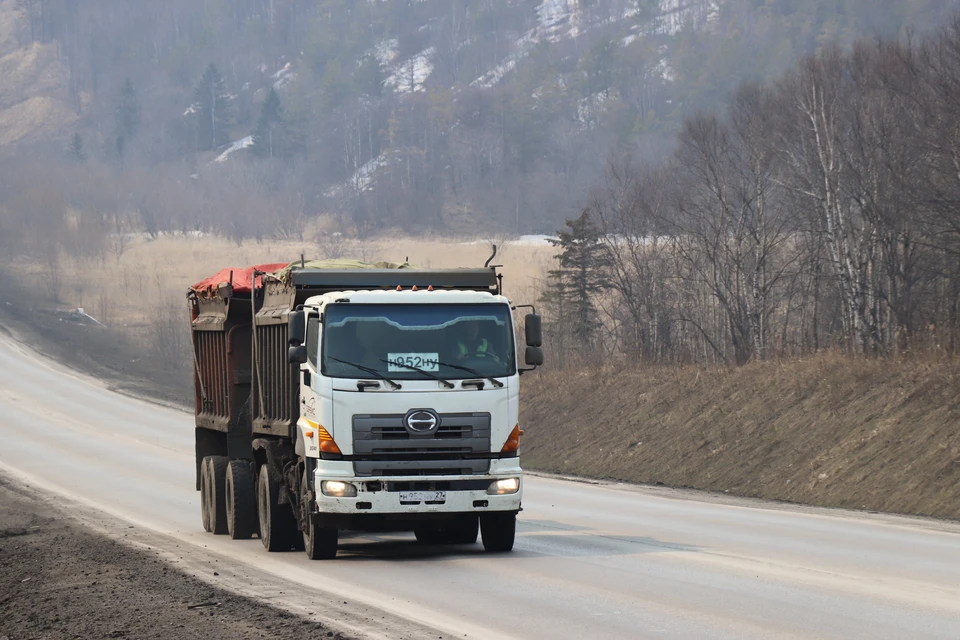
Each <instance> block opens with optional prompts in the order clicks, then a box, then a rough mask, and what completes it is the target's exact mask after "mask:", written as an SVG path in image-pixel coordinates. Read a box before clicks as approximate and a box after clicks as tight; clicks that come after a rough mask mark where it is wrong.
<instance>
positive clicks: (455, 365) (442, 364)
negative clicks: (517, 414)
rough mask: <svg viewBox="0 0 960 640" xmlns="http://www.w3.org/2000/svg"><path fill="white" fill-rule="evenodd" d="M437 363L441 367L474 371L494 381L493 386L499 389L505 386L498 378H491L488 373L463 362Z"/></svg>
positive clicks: (481, 376)
mask: <svg viewBox="0 0 960 640" xmlns="http://www.w3.org/2000/svg"><path fill="white" fill-rule="evenodd" d="M437 364H438V365H440V366H441V367H450V368H451V369H460V371H466V372H467V373H472V374H473V375H475V376H477V377H478V378H486V379H487V380H489V381H490V382H492V383H493V386H495V387H497V388H498V389H499V388H500V387H502V386H503V383H502V382H500V381H499V380H497V379H496V378H491V377H490V376H488V375H484V374H482V373H480V372H479V371H477V370H476V369H471V368H470V367H465V366H463V365H462V364H450V363H449V362H438V363H437Z"/></svg>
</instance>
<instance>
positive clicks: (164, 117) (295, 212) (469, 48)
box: [0, 0, 957, 237]
mask: <svg viewBox="0 0 960 640" xmlns="http://www.w3.org/2000/svg"><path fill="white" fill-rule="evenodd" d="M956 6H957V3H956V2H955V0H909V1H904V0H842V1H833V2H823V1H820V0H805V1H803V2H796V1H786V0H776V1H773V0H591V1H589V2H587V1H586V0H505V1H501V0H482V1H478V0H454V1H451V0H419V1H413V0H377V1H371V2H363V3H357V2H353V1H352V0H322V1H318V2H309V3H304V2H292V1H290V0H273V1H271V2H265V1H259V0H222V1H219V2H205V3H197V2H194V1H192V0H166V1H165V2H162V3H156V2H146V1H136V2H128V3H123V4H122V6H121V5H118V4H117V3H115V2H112V1H111V0H89V1H85V2H82V3H76V2H68V1H66V0H42V1H41V0H26V1H24V0H2V2H0V54H2V55H3V57H2V59H0V69H2V70H3V71H4V82H3V87H2V88H0V145H2V148H3V150H4V151H5V152H7V153H12V154H17V155H24V154H29V155H36V154H37V153H38V149H39V150H42V151H40V153H43V154H53V155H55V156H57V157H64V156H66V157H67V158H69V159H71V160H73V161H75V162H80V163H89V164H92V165H98V166H99V165H105V166H107V167H111V168H113V169H119V171H120V173H121V174H122V175H121V177H120V178H116V179H117V180H120V181H122V180H124V179H127V178H124V176H128V175H129V174H131V173H132V172H136V171H137V170H142V171H149V172H151V174H152V175H153V176H164V177H166V178H167V179H169V180H170V181H171V183H180V184H182V183H183V182H191V183H192V184H193V185H195V186H196V187H197V189H198V190H202V191H203V192H204V194H206V196H205V197H207V198H208V199H209V200H211V201H212V202H213V204H211V203H203V204H200V203H196V202H189V203H186V204H184V205H181V208H182V207H183V206H190V207H192V208H195V209H198V210H201V209H202V210H204V211H207V212H208V213H206V214H205V215H206V216H207V217H208V218H207V219H204V220H194V221H191V224H192V226H193V227H194V228H196V227H202V226H204V225H205V224H211V222H210V220H213V223H215V224H219V223H218V222H216V216H217V215H219V214H218V213H217V212H216V211H211V209H213V210H216V209H218V208H219V207H226V208H230V209H238V208H243V206H242V205H238V204H234V203H232V202H231V203H225V202H224V201H225V200H229V199H230V198H236V200H238V201H240V202H244V203H249V202H251V201H257V204H255V205H249V206H250V208H251V209H253V210H258V209H259V210H262V209H263V208H270V209H272V210H275V211H279V212H280V215H281V217H283V218H290V219H291V220H293V222H291V225H290V226H292V227H294V230H293V232H294V233H296V232H297V230H298V229H299V230H302V228H303V224H302V222H297V221H298V220H303V219H309V218H311V217H314V216H316V215H318V214H321V213H323V214H330V215H331V216H332V217H333V218H334V219H335V221H336V222H337V225H338V226H339V227H340V228H341V230H343V229H351V230H355V231H357V232H360V233H367V232H370V231H373V230H376V229H382V228H386V227H397V226H403V227H405V228H431V229H433V230H438V229H445V230H448V231H450V230H454V231H457V230H465V229H469V230H476V229H478V228H483V229H486V230H489V229H497V230H500V231H510V232H521V233H522V232H551V231H552V230H554V229H556V228H557V227H558V226H559V225H560V224H562V221H563V220H564V219H566V218H569V217H571V214H573V213H574V212H575V211H577V209H578V208H579V206H580V204H581V203H582V202H583V201H584V199H585V198H586V193H587V191H588V189H589V187H590V186H591V185H592V184H593V183H594V182H595V180H596V178H597V176H598V175H599V173H600V171H601V169H602V166H603V164H604V160H605V158H606V157H607V156H608V154H609V153H610V152H611V151H612V150H616V151H629V152H632V153H634V154H635V155H637V156H640V157H645V158H651V159H658V158H660V157H663V156H664V155H666V154H667V153H669V152H670V151H672V148H673V144H674V143H673V134H674V133H675V132H676V130H677V129H678V128H679V127H680V125H681V124H682V121H683V119H684V118H685V117H687V116H689V115H691V114H693V113H695V112H696V111H697V110H699V109H702V108H711V109H712V108H715V107H716V106H717V105H719V104H721V103H722V101H723V99H724V98H725V96H726V95H727V94H729V92H730V91H731V89H732V88H733V87H735V86H736V85H737V84H738V83H739V82H741V81H743V80H757V81H760V80H766V79H770V78H772V77H775V76H776V75H777V74H779V73H780V72H782V71H783V70H784V69H786V68H787V67H788V66H789V65H791V64H792V63H793V62H794V61H795V60H796V59H797V58H798V57H799V56H800V55H802V54H804V53H807V52H809V51H812V50H814V49H816V48H818V47H819V46H820V45H821V44H822V43H825V42H830V41H839V42H840V43H841V44H849V43H851V42H852V41H853V40H854V39H856V38H858V37H863V36H873V35H878V34H879V35H893V34H897V33H901V32H903V31H904V30H905V29H907V28H916V29H919V30H923V29H924V28H926V27H929V26H931V25H934V24H938V23H940V22H942V21H943V20H944V19H945V18H946V17H947V16H948V15H949V14H950V13H951V12H952V10H953V9H954V8H955V7H956ZM68 148H69V149H71V151H66V150H67V149H68ZM215 160H216V161H217V162H215ZM47 164H49V163H47ZM38 171H40V169H38ZM156 179H158V180H159V177H157V178H156ZM130 180H132V178H130ZM116 191H126V192H129V191H131V188H130V187H129V186H127V185H124V186H122V187H120V188H118V189H116ZM224 193H228V194H230V196H229V197H227V196H225V195H224ZM210 194H216V195H210ZM198 198H199V196H198ZM135 208H136V209H139V210H143V209H146V208H147V207H146V206H141V205H137V206H136V207H135ZM149 208H151V209H157V208H159V207H158V206H157V205H151V206H150V207H149ZM252 215H253V214H252V213H250V214H247V213H246V212H244V213H243V215H242V216H241V217H246V216H252ZM147 218H148V219H146V220H142V221H140V224H141V225H143V226H147V227H148V228H149V227H150V226H151V225H159V226H161V227H162V226H164V225H173V224H178V223H174V222H173V221H168V220H160V221H159V222H158V221H157V220H156V219H155V218H154V217H153V216H147ZM231 233H237V234H240V235H246V237H250V236H251V235H256V234H257V233H260V232H259V231H257V230H256V229H255V225H254V224H253V223H249V222H243V223H242V224H238V228H237V229H236V230H235V231H231Z"/></svg>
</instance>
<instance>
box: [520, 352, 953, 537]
mask: <svg viewBox="0 0 960 640" xmlns="http://www.w3.org/2000/svg"><path fill="white" fill-rule="evenodd" d="M525 383H526V384H525V387H524V392H523V393H524V403H523V405H522V406H523V414H522V416H521V424H523V426H524V429H525V431H526V434H527V435H526V438H525V441H524V451H523V455H524V459H525V460H524V461H525V466H527V467H531V468H536V469H541V470H546V471H555V472H561V473H570V474H579V475H585V476H593V477H607V478H616V479H620V480H626V481H631V482H642V483H663V484H666V485H671V486H688V487H693V488H697V489H706V490H711V491H721V492H729V493H732V494H737V495H746V496H755V497H760V498H767V499H774V500H786V501H793V502H800V503H806V504H815V505H823V506H835V507H847V508H854V509H872V510H879V511H890V512H900V513H912V514H919V515H929V516H937V517H945V518H955V519H960V429H958V425H960V363H957V362H955V361H953V362H938V363H930V362H921V361H889V360H888V361H883V360H852V359H849V358H846V357H843V356H840V355H836V354H823V355H818V356H815V357H812V358H808V359H803V360H796V361H789V362H782V363H775V362H764V363H755V364H751V365H748V366H746V367H743V368H740V369H732V370H704V369H701V368H697V367H684V368H668V367H656V368H645V369H635V370H631V371H627V372H616V371H581V372H578V373H572V372H553V373H547V372H544V373H542V374H534V375H532V376H528V377H527V378H525Z"/></svg>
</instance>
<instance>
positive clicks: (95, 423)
mask: <svg viewBox="0 0 960 640" xmlns="http://www.w3.org/2000/svg"><path fill="white" fill-rule="evenodd" d="M192 438H193V429H192V417H191V416H190V415H187V414H185V413H182V412H179V411H176V410H173V409H167V408H162V407H158V406H155V405H153V404H149V403H146V402H142V401H138V400H135V399H131V398H128V397H126V396H122V395H118V394H114V393H112V392H110V391H108V390H107V389H105V388H104V386H103V385H101V384H100V383H99V382H97V381H95V380H90V379H86V378H83V377H82V376H79V375H76V374H73V373H69V372H65V371H64V370H62V369H61V368H59V367H57V366H56V365H54V364H52V363H50V362H48V361H45V360H42V359H40V358H38V357H36V356H34V355H33V354H32V352H30V351H29V350H27V349H25V348H24V347H22V346H20V345H17V344H15V343H11V342H9V341H6V340H3V339H0V466H2V467H4V468H6V469H7V471H8V472H9V471H11V470H13V471H14V472H15V473H16V474H18V475H20V476H21V477H24V478H28V479H30V480H31V481H32V482H34V483H35V484H37V485H40V486H43V487H46V488H48V489H51V490H53V491H56V492H57V493H60V494H62V495H64V496H66V497H71V498H79V499H81V500H82V501H83V502H85V503H86V504H87V505H93V506H95V507H96V508H98V509H102V510H103V511H106V512H108V513H110V514H113V515H115V516H119V517H122V518H125V519H127V520H129V521H131V522H134V523H136V524H137V525H138V526H139V527H146V528H149V529H152V530H154V531H156V532H159V533H161V534H164V535H165V536H166V537H167V538H166V539H169V540H170V541H171V543H170V544H173V543H174V542H175V543H176V544H179V545H183V544H184V543H186V545H185V546H191V545H192V547H191V548H193V549H194V551H195V552H196V553H201V554H215V555H217V557H218V558H220V559H221V560H222V561H224V562H226V561H227V558H228V557H229V558H230V559H232V560H231V561H232V562H234V563H237V564H238V565H242V566H246V567H250V568H256V570H257V571H261V572H267V573H269V574H272V575H273V576H275V577H277V578H278V579H282V580H284V581H287V582H288V583H295V584H296V585H297V586H296V587H295V588H296V590H297V591H298V592H302V593H307V592H309V593H319V597H320V598H328V597H329V599H330V600H331V601H332V600H336V601H337V602H340V601H341V599H342V600H343V601H349V602H350V603H351V605H349V606H347V607H344V608H342V609H343V610H347V611H349V607H351V606H354V604H356V606H365V607H367V608H368V611H369V610H370V609H369V608H370V607H374V608H375V610H377V611H380V610H382V611H384V612H385V613H384V620H389V619H403V618H409V619H413V620H417V621H419V622H421V623H427V624H430V625H431V626H433V627H434V628H436V629H437V630H438V631H439V633H441V634H443V635H444V637H445V638H446V637H451V635H453V637H472V638H484V639H486V638H508V637H510V638H549V639H551V640H552V639H556V638H586V637H589V638H710V639H711V640H719V639H722V638H736V639H740V638H845V639H846V638H870V639H877V638H908V637H909V638H911V639H912V640H917V639H920V638H950V639H956V638H960V525H957V524H949V523H939V522H935V521H927V520H919V519H908V518H896V517H891V516H868V515H862V514H853V513H846V512H832V511H822V510H814V509H799V508H781V507H776V506H772V505H764V504H760V503H750V502H745V501H744V502H742V503H740V502H737V501H718V500H717V499H715V498H712V497H709V496H700V495H696V494H683V493H680V492H670V491H663V490H653V489H644V488H637V487H629V486H620V485H591V484H585V483H577V482H567V481H561V480H556V479H550V478H530V479H529V480H528V482H527V484H526V489H525V492H526V495H525V501H524V509H525V510H524V512H523V514H522V515H521V520H520V526H519V530H518V537H517V544H516V549H515V552H514V553H512V554H510V555H507V556H487V555H485V554H484V553H483V552H482V547H481V546H480V545H475V546H471V547H460V548H453V549H441V548H424V547H420V546H418V545H416V544H415V543H414V542H413V536H412V535H392V536H354V537H347V538H346V539H345V540H344V541H343V547H342V548H343V551H342V552H341V555H340V556H339V557H338V559H337V560H335V561H332V562H310V561H309V560H307V558H306V556H305V554H301V553H287V554H267V553H266V552H265V551H264V550H263V548H262V546H261V545H260V542H259V541H257V540H250V541H243V542H240V541H231V540H228V539H226V537H223V536H212V535H210V534H206V533H204V532H203V531H202V529H201V526H200V516H199V497H198V495H197V493H196V492H195V491H194V490H193V441H192ZM731 502H732V503H731ZM221 566H223V565H221ZM317 590H322V591H319V592H318V591H317ZM288 593H289V591H288ZM326 594H331V595H329V596H328V595H326ZM448 634H449V635H448ZM387 635H389V634H387ZM433 637H436V636H433Z"/></svg>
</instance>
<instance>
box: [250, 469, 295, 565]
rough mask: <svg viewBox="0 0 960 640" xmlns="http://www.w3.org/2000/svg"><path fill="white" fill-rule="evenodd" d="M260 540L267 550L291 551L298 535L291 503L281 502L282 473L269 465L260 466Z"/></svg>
mask: <svg viewBox="0 0 960 640" xmlns="http://www.w3.org/2000/svg"><path fill="white" fill-rule="evenodd" d="M257 506H258V509H257V511H258V513H259V515H260V541H261V542H263V547H264V548H265V549H266V550H267V551H290V549H291V548H292V547H293V546H294V543H295V541H296V538H297V537H298V536H297V535H296V534H297V530H296V527H295V526H294V525H295V524H296V521H295V520H294V519H293V511H292V510H291V509H290V505H289V504H280V475H279V474H278V473H277V472H276V471H274V470H273V468H272V467H270V466H269V465H264V466H262V467H260V477H259V478H258V481H257Z"/></svg>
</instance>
